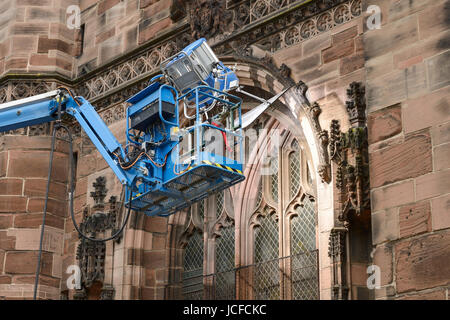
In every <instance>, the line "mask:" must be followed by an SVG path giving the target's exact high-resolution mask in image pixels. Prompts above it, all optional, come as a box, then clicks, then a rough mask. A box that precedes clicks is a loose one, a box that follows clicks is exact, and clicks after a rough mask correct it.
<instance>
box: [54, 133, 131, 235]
mask: <svg viewBox="0 0 450 320" xmlns="http://www.w3.org/2000/svg"><path fill="white" fill-rule="evenodd" d="M59 127H60V128H63V129H64V130H66V132H67V135H68V137H69V167H70V174H71V179H70V186H69V212H70V216H71V218H72V222H73V225H74V227H75V229H76V230H77V232H78V233H79V234H80V236H82V237H83V238H84V239H86V240H90V241H94V242H106V241H110V240H114V239H116V238H117V237H118V236H119V235H120V234H121V233H122V232H123V230H124V229H125V227H126V225H127V222H128V218H129V217H130V214H131V200H132V197H133V192H132V191H130V198H129V200H128V204H129V207H128V212H127V215H126V217H125V221H124V223H123V224H122V226H121V227H120V229H119V230H118V231H117V232H116V233H114V234H113V235H111V236H110V237H108V238H106V239H95V238H91V237H89V236H87V235H85V234H84V233H83V232H82V231H81V230H80V228H79V226H78V224H77V222H76V220H75V214H74V212H73V192H74V190H73V189H74V183H73V182H74V180H75V174H74V166H73V145H72V144H73V140H72V134H71V132H70V130H69V128H67V127H66V126H65V125H60V126H59ZM124 200H125V199H124ZM122 208H123V205H122ZM122 208H121V209H122Z"/></svg>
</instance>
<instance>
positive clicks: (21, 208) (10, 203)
mask: <svg viewBox="0 0 450 320" xmlns="http://www.w3.org/2000/svg"><path fill="white" fill-rule="evenodd" d="M27 200H28V199H27V198H26V197H21V196H0V213H2V212H4V213H14V212H25V211H26V209H27Z"/></svg>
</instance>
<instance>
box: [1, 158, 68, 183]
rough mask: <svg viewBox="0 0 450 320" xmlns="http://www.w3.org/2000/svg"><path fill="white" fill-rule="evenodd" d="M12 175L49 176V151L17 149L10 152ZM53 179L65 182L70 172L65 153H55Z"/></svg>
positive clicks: (10, 173)
mask: <svg viewBox="0 0 450 320" xmlns="http://www.w3.org/2000/svg"><path fill="white" fill-rule="evenodd" d="M9 156H10V160H9V168H8V173H9V176H10V177H21V178H47V176H48V165H49V156H50V153H49V152H43V151H16V150H12V151H10V153H9ZM53 157H54V158H53V171H52V180H54V181H60V182H65V181H66V180H67V173H68V168H67V167H68V161H67V158H66V156H65V155H63V154H60V153H54V155H53Z"/></svg>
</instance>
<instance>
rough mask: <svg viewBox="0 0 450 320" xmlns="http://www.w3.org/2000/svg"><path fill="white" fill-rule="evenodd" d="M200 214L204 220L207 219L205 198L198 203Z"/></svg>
mask: <svg viewBox="0 0 450 320" xmlns="http://www.w3.org/2000/svg"><path fill="white" fill-rule="evenodd" d="M198 214H199V216H200V218H201V220H202V222H203V220H204V219H205V200H201V201H200V202H199V203H198Z"/></svg>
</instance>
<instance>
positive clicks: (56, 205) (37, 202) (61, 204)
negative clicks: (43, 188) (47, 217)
mask: <svg viewBox="0 0 450 320" xmlns="http://www.w3.org/2000/svg"><path fill="white" fill-rule="evenodd" d="M44 204H45V200H44V199H29V200H28V206H27V212H29V213H38V212H44ZM47 212H50V213H52V214H54V215H56V216H58V217H65V216H66V214H67V202H65V201H57V200H54V199H48V203H47Z"/></svg>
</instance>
